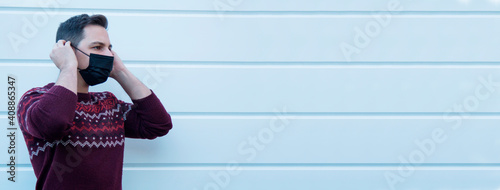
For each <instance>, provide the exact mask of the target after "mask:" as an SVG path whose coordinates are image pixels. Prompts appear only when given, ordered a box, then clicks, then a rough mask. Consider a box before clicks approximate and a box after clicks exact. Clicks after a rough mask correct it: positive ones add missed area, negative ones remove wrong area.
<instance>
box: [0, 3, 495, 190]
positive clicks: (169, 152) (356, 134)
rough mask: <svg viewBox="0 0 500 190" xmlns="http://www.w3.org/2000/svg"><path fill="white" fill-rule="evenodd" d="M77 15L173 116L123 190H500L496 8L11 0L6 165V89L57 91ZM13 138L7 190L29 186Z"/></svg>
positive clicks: (140, 151)
mask: <svg viewBox="0 0 500 190" xmlns="http://www.w3.org/2000/svg"><path fill="white" fill-rule="evenodd" d="M81 13H88V14H98V13H99V14H104V15H106V16H107V17H108V19H109V22H110V24H109V30H108V32H109V35H110V38H111V42H112V44H113V47H114V50H115V51H116V52H117V53H118V54H119V55H120V57H121V58H122V59H123V60H124V61H125V63H126V65H127V67H128V68H129V69H130V70H131V71H132V72H133V73H134V74H135V75H136V76H137V77H138V78H139V79H141V80H142V81H143V82H144V83H145V84H146V85H147V86H148V87H150V88H151V89H153V90H154V91H155V93H156V94H157V95H158V96H159V97H160V98H161V101H162V102H163V104H164V105H165V107H166V109H167V111H169V112H170V113H171V115H172V118H173V123H174V129H173V130H172V131H171V132H170V133H169V134H168V135H167V136H165V137H162V138H158V139H156V140H153V141H148V140H133V139H127V141H126V146H125V147H126V148H125V149H126V152H125V163H124V174H123V189H125V190H132V189H179V190H184V189H185V190H203V189H205V190H209V189H210V190H216V189H220V190H222V189H237V190H250V189H259V190H275V189H287V190H299V189H300V190H302V189H440V190H441V189H499V188H500V180H499V179H500V164H498V163H500V137H499V136H500V127H499V126H500V93H499V92H500V65H499V63H500V62H499V60H500V53H499V51H500V37H499V35H500V1H497V0H478V1H471V0H453V1H452V0H442V1H431V0H420V1H416V0H371V1H369V0H351V1H341V0H330V1H327V0H309V1H306V0H286V1H285V0H273V1H269V0H252V1H250V0H183V1H173V0H167V1H159V0H142V1H118V0H114V1H98V0H87V1H70V0H59V1H56V0H42V1H39V0H18V1H9V0H1V2H0V39H1V40H0V79H2V80H3V81H0V89H1V92H2V93H0V126H1V127H0V134H1V138H0V143H1V145H2V146H1V147H0V162H1V163H7V160H8V158H9V157H8V155H7V147H8V146H7V144H8V143H9V142H8V139H7V138H6V134H7V130H6V126H7V121H8V120H7V94H6V93H4V92H5V91H6V89H7V81H6V78H7V76H8V75H14V76H16V78H17V85H18V86H17V87H18V93H20V94H22V93H23V92H25V91H27V90H28V89H30V88H32V87H36V86H43V85H45V84H47V83H49V82H52V81H55V80H56V78H57V75H58V70H57V68H56V67H55V66H54V65H53V64H52V62H51V61H50V59H49V56H48V54H49V52H50V50H51V48H52V46H53V43H54V41H55V32H56V30H57V26H58V24H59V23H60V22H63V21H64V20H66V19H68V18H69V17H71V16H73V15H77V14H81ZM12 39H16V41H11V40H12ZM16 42H17V43H16ZM91 90H92V91H104V90H107V91H112V92H113V93H115V94H116V95H117V96H118V97H119V98H120V99H123V100H126V101H130V99H129V98H128V97H127V95H126V93H125V92H124V91H123V90H122V89H120V87H119V85H118V84H117V83H116V82H115V81H114V80H110V81H109V82H107V83H106V84H104V85H100V86H97V87H95V88H91ZM18 98H19V96H18ZM18 134H19V135H18V136H17V137H18V138H17V145H18V146H17V150H18V154H17V166H18V167H17V169H18V171H17V175H16V177H17V182H15V183H12V182H9V181H7V174H6V172H5V171H6V170H7V167H6V165H2V166H1V167H0V169H1V173H2V174H1V175H0V176H1V179H0V187H2V189H33V188H34V184H35V181H36V178H35V176H34V174H33V171H32V169H31V165H30V162H29V158H28V153H27V149H26V146H25V144H24V139H23V137H22V135H20V131H18ZM234 168H236V169H237V170H236V171H235V170H234ZM4 187H5V188H4Z"/></svg>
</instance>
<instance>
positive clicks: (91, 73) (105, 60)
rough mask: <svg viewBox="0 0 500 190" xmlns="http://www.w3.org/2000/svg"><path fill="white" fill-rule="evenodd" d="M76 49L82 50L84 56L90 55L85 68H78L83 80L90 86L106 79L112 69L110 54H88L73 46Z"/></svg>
mask: <svg viewBox="0 0 500 190" xmlns="http://www.w3.org/2000/svg"><path fill="white" fill-rule="evenodd" d="M74 48H75V49H76V50H78V51H80V52H82V53H83V54H85V55H86V56H89V57H90V60H89V66H88V67H87V68H86V69H83V70H82V69H78V70H79V72H80V75H82V78H83V80H84V81H85V82H86V83H87V84H88V85H90V86H94V85H98V84H101V83H103V82H106V80H108V77H109V74H110V73H111V70H113V60H114V57H112V56H105V55H99V54H93V53H91V54H90V55H88V54H86V53H85V52H83V51H82V50H80V49H78V48H76V47H74Z"/></svg>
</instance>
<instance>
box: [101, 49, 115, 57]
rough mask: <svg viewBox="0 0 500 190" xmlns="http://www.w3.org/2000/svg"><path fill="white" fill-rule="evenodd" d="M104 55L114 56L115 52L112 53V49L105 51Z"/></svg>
mask: <svg viewBox="0 0 500 190" xmlns="http://www.w3.org/2000/svg"><path fill="white" fill-rule="evenodd" d="M103 55H107V56H113V52H111V50H110V49H106V51H104V54H103Z"/></svg>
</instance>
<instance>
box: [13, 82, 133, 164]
mask: <svg viewBox="0 0 500 190" xmlns="http://www.w3.org/2000/svg"><path fill="white" fill-rule="evenodd" d="M52 86H53V84H52V85H51V84H49V85H47V86H44V87H38V88H33V89H31V90H29V91H28V92H26V93H25V94H24V95H23V98H22V99H21V101H20V103H19V105H20V108H22V109H19V112H18V113H19V115H18V116H19V117H18V118H20V120H21V121H22V123H21V122H20V126H22V129H24V130H23V135H24V138H25V141H26V145H27V147H28V151H29V156H30V159H31V160H32V159H34V158H35V156H36V157H38V156H43V155H44V154H46V153H48V152H50V151H48V150H50V149H58V148H64V147H66V148H68V147H85V148H118V147H120V148H121V149H123V145H124V142H125V129H124V121H125V119H126V115H127V114H129V113H130V111H131V110H132V105H133V104H131V103H126V102H123V101H121V100H118V99H117V98H116V97H115V96H114V95H113V93H111V92H89V98H90V99H88V100H86V101H78V102H77V105H76V109H75V118H74V119H73V123H72V125H71V126H70V127H69V129H68V133H67V134H66V135H67V136H65V137H63V138H62V139H58V140H50V141H47V140H45V139H39V138H36V137H34V136H32V135H31V134H30V131H29V130H28V129H30V128H33V126H28V125H29V122H28V120H29V116H28V113H29V110H30V109H32V105H33V104H34V103H36V102H37V101H39V100H40V98H41V97H43V95H44V94H45V93H46V92H48V91H49V89H50V88H52Z"/></svg>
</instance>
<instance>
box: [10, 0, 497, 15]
mask: <svg viewBox="0 0 500 190" xmlns="http://www.w3.org/2000/svg"><path fill="white" fill-rule="evenodd" d="M396 5H397V6H398V7H401V10H405V11H498V6H499V3H498V2H497V1H495V0H484V1H468V0H442V1H439V2H436V1H432V0H421V1H413V0H373V1H364V0H352V1H347V2H346V1H342V0H310V1H306V0H289V1H287V0H272V1H266V0H253V1H245V0H184V1H175V0H165V1H155V0H145V1H134V2H127V3H116V2H114V1H109V2H108V1H97V0H89V1H69V0H42V1H37V0H19V1H2V2H0V6H4V7H13V8H17V7H30V8H31V7H41V8H55V7H64V8H76V9H116V10H122V9H126V10H130V9H132V10H177V11H186V10H195V11H220V12H229V11H273V12H276V11H384V10H388V9H389V8H390V7H392V6H396Z"/></svg>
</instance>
